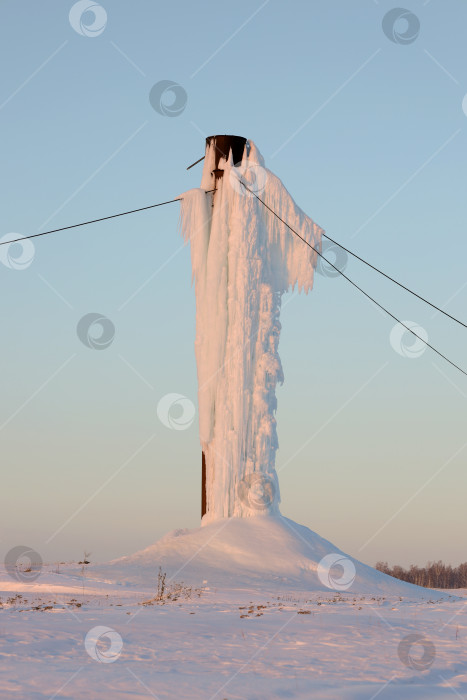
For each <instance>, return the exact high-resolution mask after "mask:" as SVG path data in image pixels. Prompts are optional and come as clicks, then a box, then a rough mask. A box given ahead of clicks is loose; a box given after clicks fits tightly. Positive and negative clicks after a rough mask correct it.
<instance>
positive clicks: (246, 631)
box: [0, 518, 467, 700]
mask: <svg viewBox="0 0 467 700" xmlns="http://www.w3.org/2000/svg"><path fill="white" fill-rule="evenodd" d="M285 520H286V519H275V520H273V519H269V518H268V519H258V523H259V524H256V523H255V524H254V525H253V524H252V523H251V521H250V524H249V525H248V528H247V526H246V525H245V520H243V521H242V522H239V523H235V522H234V523H233V525H231V524H230V523H229V526H228V527H226V526H225V524H224V523H220V526H219V524H216V525H215V526H214V525H213V524H212V525H209V526H207V527H203V528H200V529H199V530H195V531H190V532H188V531H178V532H175V533H171V534H170V535H168V536H166V537H165V538H163V540H161V541H160V542H159V543H156V545H153V546H152V547H150V548H148V549H147V550H143V552H141V553H139V554H138V555H135V556H133V557H129V558H127V559H121V560H117V561H116V562H114V563H111V564H109V565H107V566H102V567H97V566H95V565H93V564H91V565H88V566H87V567H86V571H85V574H84V576H82V573H81V568H82V567H79V566H78V565H77V564H74V565H73V564H69V565H65V566H64V565H61V566H60V569H59V573H56V572H55V569H56V566H55V565H54V566H44V568H43V569H42V572H41V574H40V576H38V578H37V579H36V580H34V581H32V582H24V581H18V580H14V579H13V578H12V576H11V575H9V574H8V573H7V572H6V571H4V570H2V571H1V572H0V591H1V592H0V596H1V602H2V606H1V608H0V610H1V617H0V631H1V634H0V645H1V647H0V653H1V656H2V670H1V681H0V697H1V698H2V699H3V698H5V699H7V698H8V699H9V698H28V699H31V700H34V699H39V698H40V699H45V698H76V699H81V698H83V699H85V698H86V699H87V700H93V699H94V698H112V699H115V700H120V699H121V700H131V699H133V698H135V699H136V698H138V699H139V698H151V697H153V698H160V699H161V700H162V699H169V698H170V699H174V700H175V699H177V700H182V699H185V698H187V699H188V698H203V699H206V700H211V699H212V700H214V699H219V700H223V699H228V700H235V699H237V698H242V699H243V698H244V699H248V700H256V699H258V700H259V699H260V698H261V699H265V700H266V699H268V700H269V699H271V698H291V699H300V700H302V699H303V700H305V699H306V700H308V699H309V698H329V699H333V700H335V699H339V698H343V699H345V700H350V699H357V698H358V699H359V700H360V699H367V700H372V699H373V698H379V699H380V700H386V699H388V698H398V699H399V698H402V699H405V698H423V699H424V700H425V699H427V700H428V699H432V698H433V699H435V698H454V697H458V698H467V619H466V615H465V610H466V604H467V590H456V591H451V592H446V591H443V592H441V591H428V590H425V589H419V588H417V587H412V586H408V585H404V584H400V583H399V582H397V581H394V580H393V579H390V578H388V577H386V576H384V575H383V574H380V573H379V572H376V571H373V570H372V569H369V568H368V569H367V567H363V565H359V564H358V562H356V578H355V581H354V583H353V584H352V586H351V587H350V588H349V589H348V590H345V591H336V590H330V589H327V588H326V587H325V586H322V585H321V584H320V582H319V580H318V578H317V576H316V568H315V571H314V572H313V571H312V565H311V564H312V562H313V556H315V555H316V556H320V555H321V554H322V551H321V550H320V547H324V548H325V549H326V547H329V546H331V547H332V545H330V543H327V542H326V541H325V540H321V538H319V537H318V536H317V535H315V534H314V533H311V531H309V530H307V528H303V527H302V526H297V525H296V524H295V527H298V528H300V534H299V537H298V538H297V537H296V536H295V534H294V533H293V532H292V531H291V530H290V523H292V521H287V522H285ZM271 523H273V525H274V524H275V526H274V527H272V528H271ZM214 527H217V531H214V530H213V528H214ZM271 530H272V532H271ZM229 531H230V533H229ZM242 532H245V536H246V533H248V542H247V541H246V539H245V537H243V536H242ZM265 532H268V533H269V535H271V537H269V535H268V541H269V542H270V545H269V546H270V548H271V550H273V549H274V550H275V551H276V552H278V551H281V552H282V553H283V552H284V551H286V550H284V549H283V547H282V545H284V544H287V545H288V547H289V552H290V554H289V555H288V556H286V557H285V561H284V567H285V568H287V567H288V568H290V570H291V575H290V576H289V577H286V576H278V577H277V576H273V575H271V573H270V572H268V571H267V570H266V569H264V567H262V564H261V562H266V561H267V560H268V555H269V554H270V555H271V557H272V559H273V564H272V566H273V567H275V566H276V562H274V556H273V552H272V551H270V552H268V550H267V545H266V544H265V552H263V554H264V555H265V556H263V555H262V554H260V550H258V549H257V547H258V544H259V543H260V542H261V540H262V537H263V534H264V533H265ZM228 533H229V534H228ZM287 538H288V539H287ZM305 540H307V543H306V542H305ZM294 542H295V543H296V547H299V546H302V545H303V551H302V552H301V553H300V551H298V549H296V548H295V549H294ZM214 543H217V545H216V546H218V547H219V551H223V552H225V554H224V557H225V559H221V560H220V561H217V563H216V549H215V548H213V544H214ZM298 543H301V544H298ZM310 545H311V546H312V547H313V551H314V553H315V554H314V555H313V554H312V553H310V552H311V547H310ZM190 547H196V548H197V549H196V550H194V551H197V552H198V553H199V557H201V558H203V557H204V559H202V562H201V564H199V563H196V564H195V562H196V561H197V559H198V557H196V558H193V560H192V561H191V562H189V563H188V564H187V558H186V554H187V550H189V549H190ZM307 547H308V548H309V549H310V552H308V553H307V554H305V551H306V548H307ZM180 548H181V549H180ZM200 548H202V550H201V551H200ZM248 548H250V551H256V552H257V566H256V567H254V566H253V563H252V562H250V563H249V564H248V565H247V567H246V569H245V568H242V566H241V564H239V562H241V561H242V559H243V558H244V557H245V555H246V553H247V552H246V551H245V550H246V549H248ZM234 549H236V553H235V552H234V551H233V550H234ZM177 557H179V559H178V560H177ZM283 559H284V557H283ZM209 560H210V561H211V563H212V570H211V569H209V567H208V566H207V563H208V562H209ZM181 561H183V562H184V565H183V564H182V566H183V571H180V574H179V576H174V575H173V574H174V573H176V571H175V569H174V567H178V569H180V566H178V564H179V562H181ZM226 562H230V566H228V565H227V564H226ZM297 562H298V564H297ZM161 563H162V565H163V567H164V569H167V571H168V574H167V577H166V580H165V582H164V585H165V588H164V591H163V592H162V595H161V596H160V600H151V599H153V598H154V596H155V595H156V593H157V589H158V570H159V564H161ZM294 563H295V567H296V568H295V569H294V568H293V565H294ZM309 564H310V567H309V568H310V570H309V571H305V569H306V568H307V566H308V565H309ZM268 566H269V564H268ZM248 567H250V570H249V571H248V570H247V569H248ZM360 567H363V568H360ZM299 569H301V571H302V573H301V574H299V573H297V571H298V570H299ZM202 571H204V573H206V572H209V573H208V579H209V580H207V579H201V572H202ZM125 572H126V574H127V575H126V576H125ZM222 572H223V573H222ZM252 572H254V574H253V573H252ZM211 574H212V576H211ZM255 576H257V579H256V580H255ZM372 576H373V577H374V579H371V580H372V581H373V583H372V585H373V587H374V589H375V593H374V594H371V593H368V592H364V593H359V592H357V591H358V590H359V589H362V590H363V589H364V588H365V585H366V584H367V583H368V580H369V579H368V577H372ZM307 577H308V578H307ZM183 580H184V581H185V582H186V581H189V583H185V585H183V586H182V585H181V582H182V581H183ZM307 581H308V583H307ZM393 586H394V587H393ZM396 590H397V593H394V591H396ZM376 591H378V592H376ZM160 592H161V582H159V593H160ZM401 593H402V595H401ZM450 593H451V594H452V595H450ZM96 628H100V629H97V630H96ZM409 635H418V636H417V637H413V636H412V637H410V636H409Z"/></svg>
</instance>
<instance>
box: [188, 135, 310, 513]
mask: <svg viewBox="0 0 467 700" xmlns="http://www.w3.org/2000/svg"><path fill="white" fill-rule="evenodd" d="M221 138H223V139H224V141H223V142H222V143H225V138H226V137H210V138H208V139H207V146H206V158H205V161H204V169H203V175H202V181H201V188H200V189H194V190H190V191H188V192H185V193H184V194H183V195H182V197H183V201H182V203H181V229H182V232H183V235H184V237H185V239H186V240H187V241H189V242H190V246H191V261H192V271H193V277H194V281H195V293H196V341H195V350H196V362H197V367H198V399H199V430H200V440H201V446H202V449H203V452H204V454H205V460H206V515H205V517H204V518H203V523H206V522H208V521H211V520H213V519H216V518H225V517H231V516H240V517H249V516H252V515H257V514H258V513H259V512H262V513H264V512H268V513H277V512H278V503H279V488H278V483H277V475H276V471H275V468H274V465H275V454H276V450H277V448H278V441H277V432H276V420H275V417H274V414H275V410H276V406H277V401H276V393H275V392H276V384H277V382H278V381H279V382H282V381H283V373H282V366H281V361H280V358H279V354H278V343H279V335H280V330H281V325H280V321H279V314H280V307H281V296H282V294H283V293H284V292H286V291H287V290H289V289H291V288H293V287H294V286H295V285H298V289H299V290H304V291H305V292H308V291H309V290H310V289H311V288H312V286H313V272H314V267H315V265H316V257H317V256H316V253H314V252H313V251H312V250H311V249H310V248H309V247H308V246H306V245H305V244H304V243H303V242H302V241H300V240H299V239H298V238H297V237H296V236H295V235H294V234H293V233H292V232H291V231H290V230H289V229H288V228H287V227H286V226H284V224H282V223H281V222H280V221H279V220H278V219H277V218H276V217H275V216H274V215H273V214H272V213H271V212H269V211H268V210H267V209H266V208H265V207H264V205H263V204H262V203H261V202H260V201H258V199H257V198H256V197H255V196H253V195H252V194H251V193H250V192H249V191H248V190H247V189H246V188H245V187H243V185H242V184H241V183H242V182H244V183H245V184H246V185H247V187H249V188H250V189H251V190H253V191H254V192H256V193H257V195H258V196H259V197H260V198H261V199H262V200H263V201H264V202H266V203H267V204H268V206H270V207H271V208H272V209H273V210H274V211H275V212H276V213H277V214H278V215H279V216H280V217H281V218H282V219H283V220H284V221H286V222H287V223H288V224H289V225H290V226H291V227H292V228H294V229H295V230H296V231H297V232H298V233H299V234H300V235H301V236H303V238H305V239H306V240H307V241H308V242H309V243H310V244H311V245H312V246H314V247H315V248H316V249H317V250H321V233H322V231H321V229H320V228H319V226H317V225H316V224H315V223H314V222H313V221H312V220H311V219H310V218H309V217H307V216H306V215H305V214H304V213H303V212H302V211H301V210H300V209H299V208H298V207H297V205H296V204H295V203H294V201H293V199H292V197H291V196H290V195H289V193H288V192H287V190H286V189H285V187H284V186H283V184H282V182H281V181H280V180H279V178H277V177H276V176H275V175H274V174H273V173H272V172H270V171H269V170H267V169H266V168H265V167H264V161H263V158H262V156H261V154H260V153H259V151H258V149H257V148H256V147H255V145H254V143H253V142H252V141H249V142H247V143H246V146H245V149H244V151H243V154H242V155H241V162H240V163H239V162H237V163H234V158H233V157H232V152H230V153H229V155H228V157H224V156H223V155H220V152H219V148H216V139H218V140H220V139H221ZM229 138H230V137H229ZM237 138H238V137H237ZM218 143H220V141H218ZM224 153H226V151H225V149H224ZM234 155H235V154H234ZM213 171H214V173H213ZM221 171H223V173H222V172H221ZM214 187H215V188H216V191H215V192H214V193H210V194H206V191H207V190H211V189H213V188H214ZM256 475H264V479H263V480H264V481H265V483H266V484H267V483H271V484H273V485H274V492H275V498H274V499H272V502H269V501H267V499H266V501H263V503H262V506H263V507H255V493H254V490H255V488H257V489H261V488H262V483H263V480H262V479H260V478H257V476H256ZM245 485H247V490H248V489H249V490H250V494H249V495H250V496H251V499H250V500H249V499H248V498H245V497H244V495H245ZM260 502H261V494H258V500H257V501H256V503H260Z"/></svg>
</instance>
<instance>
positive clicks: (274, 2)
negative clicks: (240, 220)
mask: <svg viewBox="0 0 467 700" xmlns="http://www.w3.org/2000/svg"><path fill="white" fill-rule="evenodd" d="M72 5H73V2H71V1H70V2H69V1H64V0H60V1H58V0H44V1H43V2H41V3H37V2H33V1H32V0H27V1H25V2H22V3H16V2H14V1H13V0H2V2H0V13H1V20H2V21H1V22H0V54H1V62H2V66H3V71H2V81H1V87H0V128H1V133H2V157H1V161H0V162H1V165H0V167H1V174H2V187H1V190H0V192H1V194H0V197H1V212H2V214H1V223H0V237H1V236H4V235H5V234H8V233H11V232H16V233H19V234H22V235H27V234H29V233H36V232H38V231H39V230H47V229H49V228H56V227H60V226H65V225H68V224H72V223H76V222H78V221H82V220H85V219H88V218H96V217H99V216H105V215H107V214H112V213H115V212H118V211H122V210H125V209H132V208H136V207H140V206H145V205H147V204H151V203H154V202H158V201H163V200H166V199H171V198H172V197H175V196H176V195H178V194H179V193H180V192H182V191H184V190H186V189H189V188H190V187H194V186H197V185H198V184H199V179H200V173H201V170H200V166H198V167H196V168H193V169H192V170H190V171H189V172H187V171H186V170H185V168H186V166H187V165H189V164H190V163H192V162H193V161H194V160H196V159H197V158H199V157H200V156H202V155H203V153H204V138H203V135H207V134H212V133H236V134H239V135H242V136H245V137H247V138H251V139H253V140H254V141H255V142H256V143H257V145H258V147H259V148H260V150H261V151H262V153H263V155H264V157H265V159H266V164H267V166H268V167H270V168H271V169H272V170H274V172H276V173H277V175H279V177H281V179H282V180H283V182H284V183H285V185H286V186H287V188H288V189H289V190H290V192H291V193H292V194H293V196H294V198H295V199H296V201H297V202H298V204H299V205H300V206H301V207H302V208H303V209H304V210H305V211H306V212H307V213H308V214H310V216H312V217H313V218H314V219H315V220H316V221H317V222H318V223H319V224H320V225H321V226H322V227H323V228H325V229H326V230H327V232H328V233H329V235H330V236H332V237H334V238H337V239H338V240H341V241H342V242H343V243H345V244H346V245H348V246H349V247H351V248H352V249H354V250H355V251H356V252H358V253H359V254H360V255H362V256H364V257H366V258H367V259H369V260H370V261H372V262H373V263H375V264H377V265H379V266H381V267H382V268H383V269H384V270H385V271H387V272H389V273H391V274H393V275H395V276H396V277H397V278H398V279H400V280H401V281H402V282H405V283H406V284H408V285H409V286H412V287H413V288H415V289H416V290H417V291H419V292H420V293H422V294H425V295H426V296H428V297H429V298H430V299H432V300H433V301H434V302H436V303H439V304H442V305H444V304H446V309H447V310H448V311H449V312H450V313H452V314H454V315H457V316H459V317H460V318H462V319H463V320H464V321H465V320H466V319H467V311H466V301H467V284H466V283H467V279H466V275H465V256H466V246H467V243H466V240H467V239H466V236H465V233H466V223H467V214H466V207H465V188H466V157H465V152H466V145H467V117H466V115H465V113H464V112H463V110H462V100H463V98H464V96H465V94H466V93H467V80H466V78H465V63H466V48H465V46H466V45H465V26H466V22H467V7H466V5H465V2H463V0H451V2H450V3H449V8H448V7H447V6H446V3H443V2H441V1H440V0H428V1H427V0H425V1H424V2H423V1H422V0H419V1H418V2H416V1H414V0H404V7H405V8H406V9H407V10H409V11H411V12H413V13H415V15H416V16H417V17H418V18H419V22H420V33H419V35H418V37H417V38H416V40H414V41H413V42H412V43H410V44H408V45H401V44H398V43H394V42H391V41H390V40H389V39H388V38H387V37H386V36H385V34H384V33H383V31H382V26H381V23H382V18H383V16H384V15H385V14H386V12H387V11H388V10H390V9H392V7H393V3H392V2H387V1H386V0H379V2H377V1H376V0H354V1H353V2H352V3H350V2H348V0H310V1H308V2H299V1H295V2H294V1H293V0H292V1H290V2H284V1H283V0H270V1H269V2H264V3H263V4H261V2H258V3H256V2H255V3H251V2H246V0H239V1H238V2H235V3H219V2H214V0H212V1H211V0H205V2H203V3H192V2H188V1H187V0H184V1H179V2H171V3H159V2H154V1H153V0H151V1H150V2H149V1H148V0H140V1H139V2H137V3H128V2H122V1H120V0H112V1H106V0H103V2H102V3H101V6H103V7H104V9H105V10H106V14H107V23H106V25H105V27H101V28H102V29H103V31H101V33H96V34H98V35H96V36H92V37H89V36H85V35H83V34H79V33H78V32H77V31H75V29H73V27H72V26H71V25H70V22H69V18H68V13H69V10H70V8H71V7H72ZM90 19H91V20H92V15H90V14H89V13H88V15H87V16H83V21H84V24H85V25H86V22H89V20H90ZM401 22H402V23H401V24H400V26H399V27H398V28H399V30H401V31H403V30H404V25H403V21H402V20H401ZM161 80H172V81H174V82H176V83H178V84H180V85H181V86H182V87H183V88H184V90H185V91H186V94H187V105H186V108H185V109H184V110H183V112H182V113H181V114H180V115H179V116H177V117H174V118H170V117H165V116H162V115H160V114H158V113H157V112H156V111H154V109H153V108H152V107H151V104H150V102H149V92H150V90H151V88H152V86H153V85H154V84H155V83H157V82H159V81H161ZM177 227H178V205H177V204H173V205H169V206H167V207H161V208H159V209H156V210H152V211H149V212H145V213H141V214H136V215H134V216H132V217H124V218H122V219H116V220H114V221H110V222H104V223H101V224H97V225H94V226H90V227H86V228H81V229H75V230H73V231H68V232H63V233H59V234H56V235H53V236H48V237H44V238H39V239H36V240H35V241H34V248H35V254H34V259H33V260H32V262H31V264H30V265H29V266H27V267H26V268H25V269H22V270H16V269H11V268H8V267H7V266H6V265H4V264H1V263H0V285H1V291H2V299H3V311H2V329H3V342H2V345H1V350H0V352H1V361H2V367H3V373H2V377H3V379H2V401H1V405H0V426H1V430H0V439H1V444H2V461H3V475H2V487H3V488H2V507H1V546H2V551H4V552H6V551H7V550H8V549H10V548H11V547H13V546H15V545H18V544H25V545H28V546H31V547H34V548H35V549H37V551H39V552H40V553H41V554H42V556H43V558H44V559H46V560H53V559H74V558H76V557H78V556H80V554H81V552H82V550H83V549H84V548H85V549H87V550H88V551H91V552H92V558H93V559H101V560H102V559H105V558H108V557H112V556H118V555H123V554H125V553H129V552H132V551H135V550H137V549H140V548H142V547H144V546H146V545H148V544H150V543H151V542H153V541H154V540H155V539H156V538H157V537H159V536H161V535H162V534H163V533H164V532H166V531H168V530H171V529H174V528H177V527H194V526H197V525H198V523H199V508H200V505H199V501H200V495H199V491H200V483H199V482H200V449H199V444H198V436H197V425H196V421H195V422H194V423H193V425H192V426H191V427H190V428H189V429H187V430H184V431H175V430H170V429H168V428H167V427H166V426H164V425H162V424H161V422H160V421H159V419H158V417H157V412H156V408H157V404H158V401H159V400H160V398H161V397H162V396H164V395H165V394H167V393H171V392H175V393H179V394H182V395H184V396H186V397H188V398H190V400H193V401H194V402H196V391H197V385H196V365H195V359H194V349H193V340H194V323H195V309H194V293H193V290H192V288H191V279H190V277H191V272H190V259H189V250H188V249H183V250H179V248H180V246H181V239H180V236H179V233H178V228H177ZM177 251H178V252H177ZM12 253H14V251H12ZM165 263H167V264H165ZM163 265H164V266H163ZM161 266H163V267H162V269H159V268H161ZM158 270H159V271H158ZM157 271H158V272H157ZM347 273H348V274H349V275H350V276H352V277H353V278H354V279H355V280H356V281H358V282H359V283H360V284H361V285H362V286H364V287H365V289H367V290H368V291H370V292H371V293H373V294H374V295H375V296H376V297H377V298H378V299H379V300H381V302H382V303H385V304H386V305H387V306H388V307H389V308H390V309H391V310H392V311H393V312H394V313H395V314H396V315H399V316H400V317H401V318H402V319H404V320H411V321H415V322H417V323H419V324H420V325H421V326H422V327H423V328H425V329H426V331H427V333H428V336H429V338H430V341H431V342H432V343H433V344H434V345H436V346H438V347H439V348H440V350H442V351H443V352H445V353H446V354H448V355H449V356H450V357H452V359H453V360H454V361H455V362H457V363H459V364H461V365H462V366H464V367H465V366H467V359H466V358H467V353H466V349H467V342H466V339H467V336H466V334H465V331H464V330H463V329H462V328H461V327H459V326H457V327H456V326H455V325H454V324H452V323H450V322H449V321H447V320H446V319H444V318H443V317H441V316H440V315H437V316H435V317H434V316H433V313H432V311H431V310H430V309H428V308H426V307H424V305H422V304H421V303H419V302H416V301H415V300H413V299H412V298H410V297H408V296H407V295H405V293H403V292H402V291H400V290H398V289H397V288H394V287H393V286H392V285H391V284H390V283H389V282H385V281H382V280H380V279H378V278H377V277H376V276H375V275H374V274H370V273H369V272H368V271H366V270H365V269H362V267H361V265H359V264H358V263H354V262H350V263H349V265H348V267H347ZM141 285H144V287H143V288H142V289H141V291H139V292H138V293H137V294H136V295H134V293H135V292H136V291H137V290H138V289H139V288H140V287H141ZM133 295H134V296H133ZM286 300H287V297H285V298H284V303H285V301H286ZM287 301H289V303H287V306H286V307H285V308H284V310H283V314H282V323H283V332H282V336H281V341H280V346H279V351H280V354H281V358H282V362H283V366H284V372H285V384H284V386H283V387H282V388H279V390H278V402H279V409H278V413H277V419H278V433H279V442H280V450H279V453H278V459H277V468H278V469H280V470H281V471H280V484H281V490H282V512H283V513H284V514H286V515H288V516H289V517H292V518H294V519H295V520H297V521H299V522H301V523H303V524H306V525H308V526H309V527H311V528H312V529H313V530H315V531H317V532H319V533H320V534H321V535H323V536H324V537H327V538H328V539H330V540H332V541H333V542H335V544H336V545H338V546H339V547H341V548H342V549H344V550H346V551H348V552H349V553H351V554H353V555H355V556H358V557H360V558H361V559H363V560H364V561H366V562H368V563H374V562H375V561H376V560H377V559H388V560H389V561H391V562H398V563H408V562H411V561H414V562H418V563H424V562H425V561H426V560H427V559H433V558H436V559H438V558H443V559H445V560H446V561H450V562H452V563H458V562H460V561H464V560H466V559H467V555H466V552H465V537H464V536H463V534H464V533H465V530H466V524H467V523H466V511H465V504H464V501H465V490H466V487H467V478H466V470H465V462H466V455H467V446H466V447H465V449H464V444H465V410H466V406H467V402H466V398H467V379H466V378H465V377H463V376H462V375H461V374H459V373H457V372H456V371H455V370H454V369H453V368H451V367H449V365H446V364H445V363H443V361H442V360H441V359H440V358H438V357H436V356H435V355H433V354H432V353H431V352H430V351H429V350H427V351H426V352H425V353H423V355H421V356H420V357H418V358H417V359H408V358H405V357H402V356H400V355H399V354H397V353H396V352H395V351H394V350H393V348H392V347H391V345H390V342H389V334H390V331H391V328H392V327H393V325H394V324H393V322H392V321H391V320H390V319H389V318H385V317H383V316H382V315H381V314H380V312H378V311H377V310H376V309H375V308H373V307H372V305H371V304H370V303H369V302H367V301H366V300H365V299H364V298H363V297H361V296H360V295H359V294H358V292H356V291H355V290H352V288H351V287H350V286H349V285H348V284H347V283H346V282H345V280H342V279H333V278H327V277H323V276H320V277H318V276H317V278H316V285H315V289H314V290H313V292H312V293H311V294H310V295H309V296H308V297H306V296H302V297H299V296H296V297H294V298H292V299H290V300H287ZM90 312H99V313H102V314H103V315H105V316H107V317H108V318H110V319H111V321H112V323H113V324H114V326H115V339H114V341H113V342H112V344H111V345H110V346H109V347H108V348H107V349H105V350H103V351H94V350H91V349H89V348H87V347H85V346H84V345H83V344H82V343H81V342H80V340H79V339H78V337H77V334H76V324H77V322H78V321H79V319H80V318H81V317H82V316H83V315H84V314H87V313H90ZM147 441H149V442H147ZM297 451H299V452H298V454H296V455H295V453H296V452H297ZM135 453H136V454H135ZM294 455H295V456H294ZM107 481H108V482H109V483H107V484H106V482H107ZM76 511H79V512H78V513H77V514H76V515H74V514H75V513H76ZM399 511H400V512H399ZM72 516H73V517H72ZM70 518H71V519H70ZM69 519H70V520H69ZM68 521H69V522H68ZM388 521H390V522H389V523H388ZM381 528H382V529H381ZM380 530H381V531H380ZM57 531H59V532H58V534H56V535H55V533H57ZM53 535H55V536H53ZM52 536H53V537H52ZM369 540H371V541H369ZM47 541H48V543H47ZM367 543H368V544H367Z"/></svg>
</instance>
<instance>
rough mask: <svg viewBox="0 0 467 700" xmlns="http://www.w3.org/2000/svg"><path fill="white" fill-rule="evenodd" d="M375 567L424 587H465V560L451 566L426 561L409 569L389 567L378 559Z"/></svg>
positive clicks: (466, 576) (439, 562)
mask: <svg viewBox="0 0 467 700" xmlns="http://www.w3.org/2000/svg"><path fill="white" fill-rule="evenodd" d="M375 568H376V569H378V571H382V572H383V573H384V574H388V575H389V576H394V578H398V579H400V580H401V581H407V582H408V583H415V584H416V585H417V586H425V587H426V588H467V562H465V563H464V564H459V566H457V567H452V566H449V565H446V564H444V563H443V562H442V561H436V562H428V564H427V565H426V566H425V567H420V566H415V565H414V564H412V565H411V566H410V568H409V569H404V568H403V567H402V566H393V567H390V566H388V563H387V562H386V561H379V562H377V564H376V567H375Z"/></svg>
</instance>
